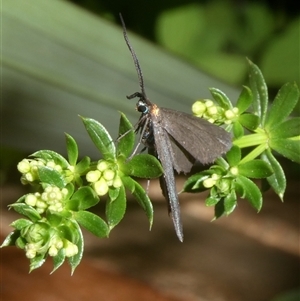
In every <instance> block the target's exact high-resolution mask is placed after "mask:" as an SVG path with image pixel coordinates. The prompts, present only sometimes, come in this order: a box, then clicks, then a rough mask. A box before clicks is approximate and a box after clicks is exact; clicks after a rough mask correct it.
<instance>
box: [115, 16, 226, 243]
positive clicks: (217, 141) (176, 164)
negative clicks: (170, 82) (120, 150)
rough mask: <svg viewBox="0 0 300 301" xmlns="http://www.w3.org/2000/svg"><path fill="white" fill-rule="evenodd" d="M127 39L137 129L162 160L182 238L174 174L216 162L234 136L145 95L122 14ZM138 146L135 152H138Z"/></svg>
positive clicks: (171, 208)
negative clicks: (197, 164) (137, 88)
mask: <svg viewBox="0 0 300 301" xmlns="http://www.w3.org/2000/svg"><path fill="white" fill-rule="evenodd" d="M120 18H121V22H122V26H123V35H124V39H125V42H126V44H127V46H128V48H129V51H130V53H131V55H132V58H133V62H134V65H135V69H136V72H137V75H138V80H139V86H140V91H139V92H135V93H133V94H131V95H129V96H126V97H127V99H133V98H138V101H137V104H136V109H137V111H139V112H140V113H141V116H140V118H139V121H138V123H137V128H136V130H135V131H136V132H139V133H140V140H139V143H138V145H137V147H138V146H139V144H140V143H141V142H142V143H143V144H144V145H145V147H146V148H148V152H149V153H150V154H152V155H154V156H155V157H157V159H158V160H159V161H160V162H161V165H162V168H163V175H162V176H161V177H160V186H161V189H162V193H163V195H164V197H165V198H166V200H167V202H168V207H169V214H170V215H171V217H172V220H173V224H174V227H175V232H176V234H177V237H178V239H179V240H180V241H181V242H183V230H182V223H181V217H180V205H179V200H178V194H177V189H176V182H175V174H174V170H176V172H177V173H181V172H183V173H185V174H186V173H188V172H190V170H191V168H192V166H193V165H194V163H195V162H196V161H199V162H200V163H202V164H208V163H212V162H214V161H215V160H216V159H217V158H218V157H220V156H221V155H222V154H224V153H226V152H227V151H228V150H229V149H230V148H231V145H232V142H231V136H230V134H229V133H228V132H226V131H225V130H224V129H223V128H221V127H219V126H216V125H214V124H212V123H210V122H208V121H206V120H204V119H201V118H198V117H195V116H192V115H190V114H187V113H184V112H179V111H176V110H172V109H167V108H160V107H158V106H157V105H156V104H155V103H152V102H151V101H150V99H149V98H148V97H147V95H146V91H145V85H144V78H143V74H142V70H141V67H140V63H139V60H138V58H137V55H136V53H135V51H134V49H133V48H132V46H131V44H130V42H129V38H128V35H127V31H126V27H125V23H124V20H123V18H122V15H121V14H120ZM137 147H136V148H135V150H134V152H133V154H134V153H135V152H136V150H137Z"/></svg>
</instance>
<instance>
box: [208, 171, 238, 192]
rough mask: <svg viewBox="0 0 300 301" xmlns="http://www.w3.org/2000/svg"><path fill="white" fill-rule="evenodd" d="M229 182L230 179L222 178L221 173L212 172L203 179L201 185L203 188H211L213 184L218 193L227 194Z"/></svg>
mask: <svg viewBox="0 0 300 301" xmlns="http://www.w3.org/2000/svg"><path fill="white" fill-rule="evenodd" d="M231 182H232V180H231V179H229V178H224V177H223V176H222V175H218V174H215V173H214V174H212V175H211V176H210V177H208V178H206V179H205V180H204V181H203V186H204V187H205V188H212V187H213V186H215V187H216V188H217V190H218V193H219V194H222V195H227V194H229V193H230V190H231Z"/></svg>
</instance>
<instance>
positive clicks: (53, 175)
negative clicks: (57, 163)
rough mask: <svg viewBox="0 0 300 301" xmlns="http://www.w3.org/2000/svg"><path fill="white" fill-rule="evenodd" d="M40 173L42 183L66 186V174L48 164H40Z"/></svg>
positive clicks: (60, 186)
mask: <svg viewBox="0 0 300 301" xmlns="http://www.w3.org/2000/svg"><path fill="white" fill-rule="evenodd" d="M38 175H39V179H40V181H41V182H42V183H46V184H49V185H53V186H57V187H59V188H64V187H65V186H66V184H67V183H66V182H65V178H64V175H63V174H62V173H61V172H59V171H57V170H56V169H54V168H52V167H48V166H38Z"/></svg>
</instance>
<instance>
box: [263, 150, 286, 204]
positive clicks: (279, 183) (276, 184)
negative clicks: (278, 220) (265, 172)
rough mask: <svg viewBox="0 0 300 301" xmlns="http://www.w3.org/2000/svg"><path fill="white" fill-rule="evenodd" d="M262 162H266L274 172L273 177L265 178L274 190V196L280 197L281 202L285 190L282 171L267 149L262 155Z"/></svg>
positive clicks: (284, 179)
mask: <svg viewBox="0 0 300 301" xmlns="http://www.w3.org/2000/svg"><path fill="white" fill-rule="evenodd" d="M261 158H262V160H264V161H266V162H267V163H268V164H270V165H271V166H272V169H273V171H274V173H273V175H271V176H270V177H268V178H267V180H268V183H269V184H270V185H271V187H272V188H273V189H274V191H275V192H276V194H277V195H278V196H279V197H280V199H281V200H283V196H284V192H285V189H286V177H285V174H284V171H283V169H282V167H281V165H280V164H279V162H278V161H277V159H276V158H275V157H274V155H273V154H272V153H271V151H270V150H269V149H267V150H266V151H265V152H264V153H263V154H262V155H261Z"/></svg>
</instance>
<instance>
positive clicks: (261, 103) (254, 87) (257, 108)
mask: <svg viewBox="0 0 300 301" xmlns="http://www.w3.org/2000/svg"><path fill="white" fill-rule="evenodd" d="M248 63H249V65H250V72H249V82H250V88H251V91H252V93H253V109H254V114H255V115H257V116H258V117H259V119H260V124H261V125H262V126H263V125H264V124H265V118H266V113H267V109H268V90H267V85H266V82H265V79H264V77H263V75H262V73H261V71H260V69H259V68H258V67H257V66H256V65H255V64H253V63H252V62H251V61H250V60H248Z"/></svg>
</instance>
